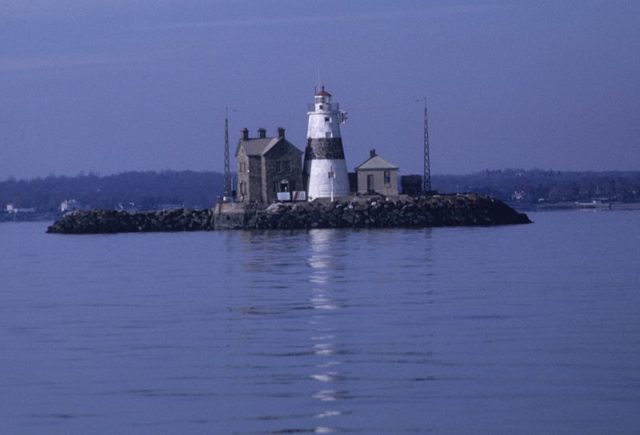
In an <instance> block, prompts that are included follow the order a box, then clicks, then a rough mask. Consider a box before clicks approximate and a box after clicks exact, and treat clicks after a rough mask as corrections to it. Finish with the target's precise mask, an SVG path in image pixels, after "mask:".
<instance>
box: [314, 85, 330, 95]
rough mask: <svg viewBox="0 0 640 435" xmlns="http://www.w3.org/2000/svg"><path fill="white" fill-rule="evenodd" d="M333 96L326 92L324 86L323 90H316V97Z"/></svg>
mask: <svg viewBox="0 0 640 435" xmlns="http://www.w3.org/2000/svg"><path fill="white" fill-rule="evenodd" d="M330 96H331V94H330V93H329V92H327V91H325V89H324V86H322V88H320V90H319V91H318V90H316V97H330Z"/></svg>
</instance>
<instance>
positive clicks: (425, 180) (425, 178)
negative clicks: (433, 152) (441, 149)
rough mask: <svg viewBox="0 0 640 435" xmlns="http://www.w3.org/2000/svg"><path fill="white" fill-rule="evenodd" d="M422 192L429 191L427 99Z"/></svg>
mask: <svg viewBox="0 0 640 435" xmlns="http://www.w3.org/2000/svg"><path fill="white" fill-rule="evenodd" d="M422 191H423V193H425V194H426V193H428V192H430V191H431V161H430V159H429V116H428V113H427V97H424V174H423V177H422Z"/></svg>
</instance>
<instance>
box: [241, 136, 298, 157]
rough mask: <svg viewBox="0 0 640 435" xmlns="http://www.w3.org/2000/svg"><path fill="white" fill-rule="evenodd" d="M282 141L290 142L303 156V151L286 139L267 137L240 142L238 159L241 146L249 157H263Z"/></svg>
mask: <svg viewBox="0 0 640 435" xmlns="http://www.w3.org/2000/svg"><path fill="white" fill-rule="evenodd" d="M281 140H284V141H286V142H288V143H289V144H290V145H291V146H292V147H294V148H295V149H296V150H298V152H299V153H300V154H302V151H300V150H299V149H298V148H297V147H296V146H295V145H293V144H292V143H291V142H289V141H287V140H286V139H283V138H281V137H265V138H264V139H261V138H254V139H248V140H240V142H239V143H238V147H237V148H236V157H237V156H238V151H240V147H241V146H242V147H244V150H245V152H246V153H247V155H248V156H263V155H265V154H266V153H267V152H269V150H270V149H271V148H273V147H274V146H275V145H276V144H277V143H279V142H280V141H281Z"/></svg>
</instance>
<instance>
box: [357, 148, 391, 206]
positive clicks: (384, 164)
mask: <svg viewBox="0 0 640 435" xmlns="http://www.w3.org/2000/svg"><path fill="white" fill-rule="evenodd" d="M356 176H357V179H358V193H360V194H367V193H368V194H372V193H379V194H381V195H385V196H394V195H397V194H398V167H397V166H395V165H393V164H391V163H389V162H388V161H386V160H385V159H383V158H382V157H380V156H379V155H377V154H376V150H371V151H370V156H369V159H368V160H367V161H365V162H364V163H362V164H361V165H360V166H358V167H356Z"/></svg>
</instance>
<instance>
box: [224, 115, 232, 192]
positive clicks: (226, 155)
mask: <svg viewBox="0 0 640 435" xmlns="http://www.w3.org/2000/svg"><path fill="white" fill-rule="evenodd" d="M229 195H231V171H230V170H229V108H228V107H225V115H224V196H227V197H228V196H229Z"/></svg>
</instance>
